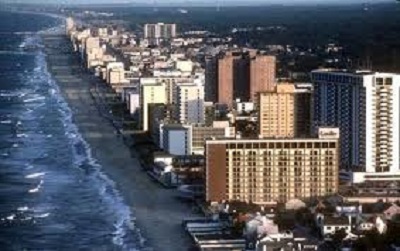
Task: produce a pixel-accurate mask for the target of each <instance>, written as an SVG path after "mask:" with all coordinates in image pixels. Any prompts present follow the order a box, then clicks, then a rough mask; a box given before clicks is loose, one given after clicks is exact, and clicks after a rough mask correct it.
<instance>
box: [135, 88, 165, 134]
mask: <svg viewBox="0 0 400 251" xmlns="http://www.w3.org/2000/svg"><path fill="white" fill-rule="evenodd" d="M166 102H167V98H166V90H165V85H163V84H142V83H141V86H140V109H141V110H140V122H141V125H142V129H143V130H144V131H147V130H148V129H149V121H148V119H149V104H166Z"/></svg>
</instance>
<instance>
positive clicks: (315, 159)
mask: <svg viewBox="0 0 400 251" xmlns="http://www.w3.org/2000/svg"><path fill="white" fill-rule="evenodd" d="M320 130H322V131H323V132H324V130H325V132H324V133H320V135H321V136H320V137H319V138H307V139H306V138H304V139H254V140H252V139H217V140H207V141H206V150H205V153H206V174H205V178H206V182H205V183H206V184H205V185H206V200H207V201H209V202H214V201H222V200H228V201H233V200H239V201H245V202H250V201H251V202H253V203H256V204H261V205H262V204H272V203H276V202H286V201H289V200H291V199H295V198H298V199H307V198H317V197H323V196H326V195H332V194H335V193H336V192H337V191H338V186H339V185H338V173H339V164H338V160H339V133H338V129H337V128H334V129H332V128H329V129H326V128H323V129H320ZM327 130H328V131H327ZM332 132H334V133H332Z"/></svg>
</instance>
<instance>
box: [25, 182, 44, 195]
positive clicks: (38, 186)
mask: <svg viewBox="0 0 400 251" xmlns="http://www.w3.org/2000/svg"><path fill="white" fill-rule="evenodd" d="M42 184H43V180H41V181H40V183H39V184H38V185H37V186H36V187H35V188H32V189H30V190H29V191H28V192H29V193H38V192H39V191H40V188H42Z"/></svg>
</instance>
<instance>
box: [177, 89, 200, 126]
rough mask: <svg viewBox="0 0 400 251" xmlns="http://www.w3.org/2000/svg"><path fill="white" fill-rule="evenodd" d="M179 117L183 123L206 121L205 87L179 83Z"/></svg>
mask: <svg viewBox="0 0 400 251" xmlns="http://www.w3.org/2000/svg"><path fill="white" fill-rule="evenodd" d="M177 98H178V100H177V119H178V120H179V121H180V122H181V123H182V124H183V123H189V124H203V123H204V120H205V118H204V113H205V110H204V87H203V86H200V85H179V86H178V87H177Z"/></svg>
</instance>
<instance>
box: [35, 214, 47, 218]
mask: <svg viewBox="0 0 400 251" xmlns="http://www.w3.org/2000/svg"><path fill="white" fill-rule="evenodd" d="M49 215H50V213H44V214H38V215H34V216H33V217H35V218H47V217H49Z"/></svg>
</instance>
